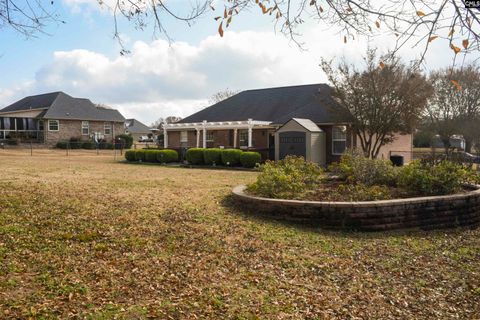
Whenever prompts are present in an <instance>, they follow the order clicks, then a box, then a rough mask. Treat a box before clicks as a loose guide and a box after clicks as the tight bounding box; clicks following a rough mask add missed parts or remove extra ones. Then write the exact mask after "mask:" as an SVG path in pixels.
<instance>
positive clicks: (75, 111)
mask: <svg viewBox="0 0 480 320" xmlns="http://www.w3.org/2000/svg"><path fill="white" fill-rule="evenodd" d="M35 109H47V110H45V111H43V112H41V113H40V114H39V116H38V117H41V118H45V119H62V120H65V119H72V120H92V121H118V122H123V121H124V120H125V118H124V117H123V116H122V115H121V114H120V112H118V110H115V109H108V108H104V107H97V106H96V105H95V104H93V103H92V102H91V101H90V100H89V99H83V98H74V97H71V96H69V95H68V94H66V93H63V92H52V93H46V94H39V95H36V96H29V97H25V98H23V99H21V100H19V101H17V102H15V103H13V104H11V105H9V106H7V107H5V108H3V109H2V110H0V112H2V113H3V112H14V111H27V110H35Z"/></svg>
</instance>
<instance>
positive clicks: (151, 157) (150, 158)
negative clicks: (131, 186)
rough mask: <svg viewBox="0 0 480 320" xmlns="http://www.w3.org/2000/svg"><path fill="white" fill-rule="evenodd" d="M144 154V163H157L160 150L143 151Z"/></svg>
mask: <svg viewBox="0 0 480 320" xmlns="http://www.w3.org/2000/svg"><path fill="white" fill-rule="evenodd" d="M143 151H144V153H145V161H146V162H157V155H158V154H159V153H160V150H143Z"/></svg>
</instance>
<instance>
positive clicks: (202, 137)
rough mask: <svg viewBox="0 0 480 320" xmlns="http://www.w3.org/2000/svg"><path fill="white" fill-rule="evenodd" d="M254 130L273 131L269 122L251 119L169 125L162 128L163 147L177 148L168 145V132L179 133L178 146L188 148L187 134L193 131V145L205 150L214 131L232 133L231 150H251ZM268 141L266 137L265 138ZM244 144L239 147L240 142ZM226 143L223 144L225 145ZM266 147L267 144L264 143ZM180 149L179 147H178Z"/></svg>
mask: <svg viewBox="0 0 480 320" xmlns="http://www.w3.org/2000/svg"><path fill="white" fill-rule="evenodd" d="M254 129H274V127H272V126H270V122H269V121H258V120H253V119H248V120H246V121H219V122H208V121H206V120H204V121H202V122H195V123H169V124H165V125H164V126H163V147H164V148H169V147H177V146H176V145H175V146H173V145H172V144H171V143H169V132H172V131H175V132H180V141H179V142H180V144H181V145H182V144H183V143H187V144H186V145H184V146H185V147H188V132H192V131H194V136H195V144H194V146H195V147H197V148H207V147H209V146H208V142H209V141H212V138H210V137H211V135H210V134H211V133H213V132H214V131H222V130H230V131H232V132H233V139H231V140H233V145H230V146H229V147H233V148H240V147H246V148H253V147H254V144H253V136H254V134H253V131H254ZM266 139H268V137H267V138H266ZM242 141H244V142H245V143H244V144H242V145H240V144H241V142H242ZM225 144H226V143H224V145H225ZM266 145H268V142H267V143H266ZM179 147H180V146H179Z"/></svg>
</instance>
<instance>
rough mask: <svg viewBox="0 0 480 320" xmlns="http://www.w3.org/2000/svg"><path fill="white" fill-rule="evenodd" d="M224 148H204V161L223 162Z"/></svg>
mask: <svg viewBox="0 0 480 320" xmlns="http://www.w3.org/2000/svg"><path fill="white" fill-rule="evenodd" d="M222 151H223V149H217V148H209V149H205V150H203V162H205V164H206V165H213V164H216V165H218V164H221V163H222Z"/></svg>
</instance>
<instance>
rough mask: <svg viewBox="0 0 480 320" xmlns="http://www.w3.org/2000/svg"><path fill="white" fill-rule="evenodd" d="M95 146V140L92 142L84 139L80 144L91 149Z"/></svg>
mask: <svg viewBox="0 0 480 320" xmlns="http://www.w3.org/2000/svg"><path fill="white" fill-rule="evenodd" d="M96 147H97V146H96V145H95V142H93V141H86V142H84V143H83V144H82V148H83V149H89V150H92V149H95V148H96Z"/></svg>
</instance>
